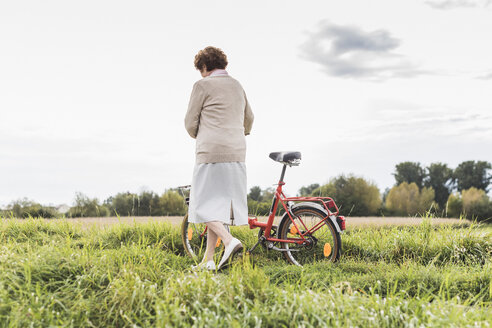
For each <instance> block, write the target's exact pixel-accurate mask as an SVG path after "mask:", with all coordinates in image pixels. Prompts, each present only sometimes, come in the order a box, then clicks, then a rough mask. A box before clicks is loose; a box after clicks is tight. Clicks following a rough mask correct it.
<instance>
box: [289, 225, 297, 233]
mask: <svg viewBox="0 0 492 328" xmlns="http://www.w3.org/2000/svg"><path fill="white" fill-rule="evenodd" d="M290 233H291V234H293V235H297V228H296V226H295V225H293V226H292V227H290Z"/></svg>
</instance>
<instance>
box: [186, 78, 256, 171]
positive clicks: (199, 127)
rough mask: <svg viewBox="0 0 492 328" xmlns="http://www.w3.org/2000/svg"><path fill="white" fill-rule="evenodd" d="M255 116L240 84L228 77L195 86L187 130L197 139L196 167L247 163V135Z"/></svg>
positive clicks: (187, 119)
mask: <svg viewBox="0 0 492 328" xmlns="http://www.w3.org/2000/svg"><path fill="white" fill-rule="evenodd" d="M253 119H254V116H253V112H252V111H251V107H250V106H249V103H248V99H247V98H246V94H245V92H244V90H243V88H242V86H241V84H239V82H238V81H237V80H235V79H233V78H232V77H230V76H228V75H216V76H208V77H206V78H203V79H201V80H199V81H197V82H196V83H195V84H194V85H193V91H192V92H191V98H190V102H189V105H188V111H187V113H186V117H185V127H186V130H187V131H188V133H189V134H190V136H191V137H192V138H196V163H224V162H244V161H245V158H246V139H245V137H244V136H245V135H248V134H249V133H250V132H251V127H252V125H253Z"/></svg>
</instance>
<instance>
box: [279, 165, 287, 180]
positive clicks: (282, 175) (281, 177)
mask: <svg viewBox="0 0 492 328" xmlns="http://www.w3.org/2000/svg"><path fill="white" fill-rule="evenodd" d="M286 169H287V164H284V167H283V168H282V174H281V175H280V181H279V183H282V182H284V177H285V170H286Z"/></svg>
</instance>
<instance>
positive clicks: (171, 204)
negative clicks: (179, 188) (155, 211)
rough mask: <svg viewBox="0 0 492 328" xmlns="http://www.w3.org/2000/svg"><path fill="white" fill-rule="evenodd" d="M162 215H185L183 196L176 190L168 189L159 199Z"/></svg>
mask: <svg viewBox="0 0 492 328" xmlns="http://www.w3.org/2000/svg"><path fill="white" fill-rule="evenodd" d="M159 202H160V206H161V211H162V212H161V213H162V214H161V215H185V214H186V207H185V203H184V199H183V196H181V195H180V194H179V193H178V192H176V191H174V190H167V191H166V192H165V193H164V194H163V195H162V196H161V198H160V200H159Z"/></svg>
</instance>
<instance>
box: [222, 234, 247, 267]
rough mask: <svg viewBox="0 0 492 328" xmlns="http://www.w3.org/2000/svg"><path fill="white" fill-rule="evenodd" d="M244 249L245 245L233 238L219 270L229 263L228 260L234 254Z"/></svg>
mask: <svg viewBox="0 0 492 328" xmlns="http://www.w3.org/2000/svg"><path fill="white" fill-rule="evenodd" d="M242 248H243V245H242V244H241V242H240V241H239V239H237V238H232V240H231V242H230V243H229V245H227V247H226V248H225V250H224V255H223V256H222V259H221V260H220V262H219V266H218V270H220V269H221V268H222V266H223V265H224V264H225V263H226V262H227V260H228V259H229V258H230V257H231V255H232V254H234V253H236V252H237V251H239V250H241V249H242Z"/></svg>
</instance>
